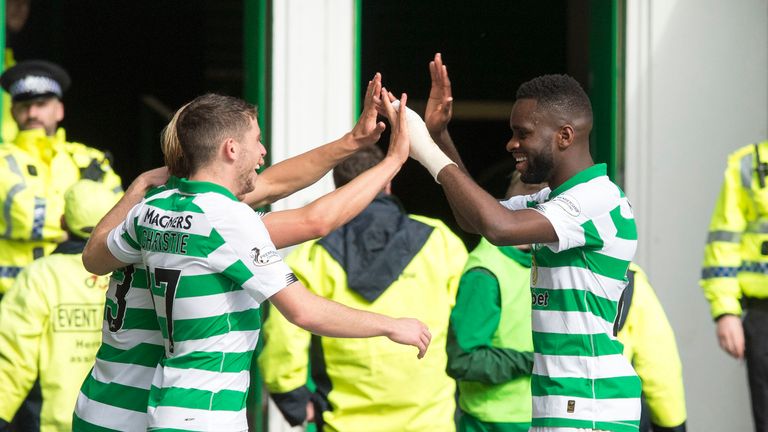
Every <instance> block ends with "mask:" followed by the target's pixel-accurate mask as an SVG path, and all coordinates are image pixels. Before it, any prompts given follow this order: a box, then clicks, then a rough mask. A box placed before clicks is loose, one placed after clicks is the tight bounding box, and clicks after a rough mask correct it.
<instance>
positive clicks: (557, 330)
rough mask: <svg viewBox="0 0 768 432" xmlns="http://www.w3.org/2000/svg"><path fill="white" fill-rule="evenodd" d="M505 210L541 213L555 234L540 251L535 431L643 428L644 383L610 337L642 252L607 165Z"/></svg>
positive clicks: (535, 274)
mask: <svg viewBox="0 0 768 432" xmlns="http://www.w3.org/2000/svg"><path fill="white" fill-rule="evenodd" d="M502 205H504V206H505V207H507V208H509V209H512V210H520V209H525V208H532V209H534V210H536V211H538V212H540V213H541V214H542V215H544V216H545V217H546V218H547V219H548V220H549V221H550V222H551V223H552V226H553V227H554V229H555V232H556V233H557V236H558V242H557V243H548V244H537V245H534V251H533V266H532V267H531V298H532V307H533V311H532V329H533V346H534V364H533V374H532V377H531V391H532V395H533V420H532V426H533V427H558V428H586V429H598V430H607V431H637V430H638V427H639V423H640V391H641V383H640V379H639V378H638V377H637V375H636V374H635V371H634V369H633V368H632V366H631V365H630V363H629V362H628V361H627V359H626V358H625V357H624V356H623V355H622V351H623V346H622V344H621V343H620V342H619V341H618V340H617V339H616V337H615V335H614V334H613V323H614V321H615V319H616V314H617V309H618V304H619V300H620V298H621V294H622V292H623V290H624V287H625V286H626V283H627V279H626V272H627V267H628V266H629V262H630V261H631V260H632V258H633V257H634V254H635V249H636V248H637V229H636V227H635V220H634V216H633V214H632V208H631V206H630V204H629V201H628V200H627V198H626V196H624V193H623V192H622V191H621V189H619V187H618V186H616V185H615V184H613V183H612V182H611V181H610V180H609V179H608V177H607V176H606V168H605V165H604V164H600V165H594V166H592V167H590V168H588V169H586V170H584V171H582V172H580V173H578V174H577V175H575V176H573V177H572V178H570V179H569V180H568V181H566V182H565V183H563V184H562V185H561V186H560V187H558V188H557V189H555V190H554V191H550V190H549V189H544V190H542V191H541V192H539V193H537V194H535V195H529V196H518V197H513V198H511V199H509V200H507V201H504V202H502Z"/></svg>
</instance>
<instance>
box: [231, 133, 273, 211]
mask: <svg viewBox="0 0 768 432" xmlns="http://www.w3.org/2000/svg"><path fill="white" fill-rule="evenodd" d="M240 148H241V149H242V154H241V157H240V158H238V162H237V170H238V179H239V182H238V183H239V184H240V187H241V189H240V192H239V193H237V194H236V195H238V196H241V195H245V194H247V193H248V192H251V191H253V188H254V187H255V185H256V177H257V175H258V174H257V173H256V170H258V169H259V168H260V167H262V166H263V165H264V156H265V155H266V154H267V149H266V148H264V145H262V144H261V129H260V128H259V122H258V121H257V120H256V119H254V120H252V121H251V126H250V127H249V128H248V130H247V131H246V132H245V133H244V134H243V137H242V139H241V140H240Z"/></svg>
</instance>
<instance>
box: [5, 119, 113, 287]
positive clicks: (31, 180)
mask: <svg viewBox="0 0 768 432" xmlns="http://www.w3.org/2000/svg"><path fill="white" fill-rule="evenodd" d="M81 178H89V179H92V180H96V181H102V182H104V183H105V184H107V185H108V186H109V187H110V188H112V189H114V190H120V189H121V184H120V177H119V176H118V175H117V174H115V172H114V171H113V170H112V167H111V165H110V162H109V160H108V158H107V157H106V155H105V154H104V152H101V151H99V150H96V149H93V148H90V147H86V146H85V145H83V144H79V143H70V142H66V137H65V132H64V129H59V130H58V132H57V133H56V135H55V136H52V137H48V136H46V135H45V132H44V131H43V130H42V129H34V130H28V131H22V132H19V134H18V135H17V136H16V140H15V141H14V142H13V143H12V144H6V145H3V146H0V294H2V293H4V292H5V291H6V290H7V289H8V288H9V287H10V285H11V284H12V283H13V279H14V278H15V277H16V276H17V275H18V274H19V272H20V271H21V269H22V268H24V267H25V266H26V265H28V264H29V263H30V262H32V260H34V259H37V258H40V257H42V256H45V255H48V254H50V253H51V252H53V250H54V249H55V248H56V245H57V244H58V243H60V242H61V241H62V240H63V239H64V238H65V234H64V231H63V230H62V229H61V216H62V214H64V192H65V191H66V190H67V188H69V186H71V185H72V184H73V183H75V182H76V181H78V180H80V179H81Z"/></svg>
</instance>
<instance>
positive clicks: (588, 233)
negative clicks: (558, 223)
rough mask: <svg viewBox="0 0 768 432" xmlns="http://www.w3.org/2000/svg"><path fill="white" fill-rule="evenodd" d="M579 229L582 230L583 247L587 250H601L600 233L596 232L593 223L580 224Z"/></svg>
mask: <svg viewBox="0 0 768 432" xmlns="http://www.w3.org/2000/svg"><path fill="white" fill-rule="evenodd" d="M581 228H582V229H583V230H584V247H586V248H589V249H602V248H603V245H604V243H603V239H602V237H600V233H599V232H597V227H595V223H594V222H592V221H591V220H588V221H586V222H584V223H583V224H581Z"/></svg>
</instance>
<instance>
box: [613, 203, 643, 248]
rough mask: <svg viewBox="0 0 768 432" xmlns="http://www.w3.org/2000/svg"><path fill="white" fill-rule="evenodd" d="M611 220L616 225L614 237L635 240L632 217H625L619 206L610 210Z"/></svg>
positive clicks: (634, 227)
mask: <svg viewBox="0 0 768 432" xmlns="http://www.w3.org/2000/svg"><path fill="white" fill-rule="evenodd" d="M611 220H612V221H613V225H614V226H616V237H618V238H620V239H624V240H637V225H636V224H635V220H634V219H627V218H625V217H624V216H622V215H621V206H616V208H614V209H613V210H611Z"/></svg>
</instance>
